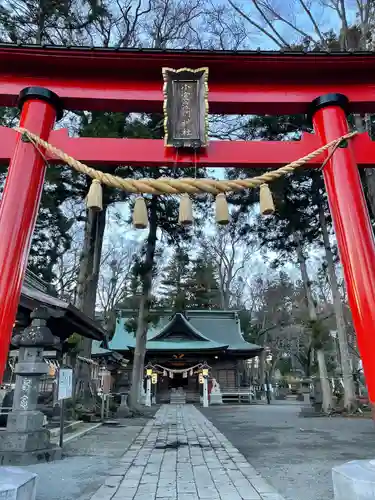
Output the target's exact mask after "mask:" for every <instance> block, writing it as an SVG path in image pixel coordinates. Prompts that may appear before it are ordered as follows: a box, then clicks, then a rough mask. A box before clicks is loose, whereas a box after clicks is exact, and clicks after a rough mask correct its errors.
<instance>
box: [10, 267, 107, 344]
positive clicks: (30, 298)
mask: <svg viewBox="0 0 375 500" xmlns="http://www.w3.org/2000/svg"><path fill="white" fill-rule="evenodd" d="M52 293H54V292H53V290H52V289H51V288H49V287H48V286H47V285H46V284H45V283H43V282H42V281H41V280H40V279H38V277H37V276H35V275H34V274H33V273H31V272H30V271H27V272H26V275H25V280H24V282H23V284H22V289H21V297H20V302H19V310H23V311H24V312H27V314H30V312H31V311H33V310H34V309H35V308H37V307H45V308H47V309H48V311H49V313H50V319H49V320H48V322H47V324H48V326H49V327H50V328H51V330H52V332H53V333H54V335H57V336H58V337H60V338H61V339H62V340H65V339H66V338H67V337H69V336H70V335H72V334H73V333H78V334H79V335H82V336H83V337H86V338H91V339H95V340H99V341H100V342H102V341H103V340H105V339H106V332H105V330H104V329H103V328H102V327H101V325H100V324H99V323H98V322H97V321H95V320H93V319H92V318H90V317H89V316H87V315H86V314H84V313H82V312H81V311H80V310H79V309H77V308H76V307H75V306H73V305H72V304H70V303H69V302H66V301H65V300H61V299H59V298H58V297H56V296H55V295H52Z"/></svg>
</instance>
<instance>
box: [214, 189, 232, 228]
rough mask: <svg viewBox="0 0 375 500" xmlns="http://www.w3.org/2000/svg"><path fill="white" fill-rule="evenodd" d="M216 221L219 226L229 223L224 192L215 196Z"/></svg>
mask: <svg viewBox="0 0 375 500" xmlns="http://www.w3.org/2000/svg"><path fill="white" fill-rule="evenodd" d="M215 207H216V216H215V218H216V222H217V223H218V224H220V225H221V226H225V225H226V224H228V223H229V209H228V202H227V198H226V196H225V194H224V193H219V194H218V195H217V196H216V198H215Z"/></svg>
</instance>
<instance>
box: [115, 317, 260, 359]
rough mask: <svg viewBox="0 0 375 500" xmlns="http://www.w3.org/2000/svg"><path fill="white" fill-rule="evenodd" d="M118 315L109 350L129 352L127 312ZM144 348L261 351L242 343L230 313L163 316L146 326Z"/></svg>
mask: <svg viewBox="0 0 375 500" xmlns="http://www.w3.org/2000/svg"><path fill="white" fill-rule="evenodd" d="M121 313H122V315H123V316H122V317H120V318H118V320H117V325H116V330H115V334H114V337H113V339H112V340H111V342H110V343H109V348H110V349H113V350H117V351H127V350H132V349H134V347H135V336H134V334H133V333H132V332H130V331H129V329H128V328H127V326H126V322H127V321H128V319H129V316H130V315H131V312H130V311H122V312H121ZM154 314H157V313H155V312H154ZM159 314H160V313H159ZM146 347H147V350H150V351H180V352H181V351H206V350H224V351H228V352H233V353H236V352H237V353H251V354H253V355H255V354H258V353H259V352H260V351H261V350H262V347H260V346H257V345H255V344H251V343H249V342H246V341H245V340H244V338H243V337H242V334H241V331H240V326H239V320H238V318H237V315H236V313H235V312H233V311H187V312H186V317H185V315H182V314H179V313H177V314H175V315H172V316H171V312H169V313H168V312H164V313H163V315H161V316H158V317H157V320H156V321H154V322H153V323H150V326H149V330H148V333H147V346H146Z"/></svg>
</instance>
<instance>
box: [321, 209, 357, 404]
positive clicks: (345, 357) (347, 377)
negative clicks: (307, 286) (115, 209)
mask: <svg viewBox="0 0 375 500" xmlns="http://www.w3.org/2000/svg"><path fill="white" fill-rule="evenodd" d="M319 218H320V225H321V228H322V235H323V243H324V248H325V253H326V260H327V270H328V277H329V281H330V285H331V291H332V298H333V308H334V311H335V316H336V326H337V336H338V340H339V351H340V361H341V370H342V378H343V382H344V407H345V408H346V409H347V410H351V409H352V408H353V407H354V406H355V391H354V382H353V377H352V372H351V368H350V356H349V346H348V336H347V332H346V325H345V318H344V309H343V306H342V301H341V296H340V291H339V286H338V283H337V276H336V272H335V264H334V260H333V255H332V250H331V245H330V242H329V235H328V230H327V223H326V218H325V214H324V209H323V207H322V206H321V207H320V211H319Z"/></svg>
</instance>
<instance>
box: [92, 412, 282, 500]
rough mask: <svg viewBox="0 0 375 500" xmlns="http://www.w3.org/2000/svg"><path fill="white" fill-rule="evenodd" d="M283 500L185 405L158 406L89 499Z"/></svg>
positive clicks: (216, 433)
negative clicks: (153, 417)
mask: <svg viewBox="0 0 375 500" xmlns="http://www.w3.org/2000/svg"><path fill="white" fill-rule="evenodd" d="M155 499H157V500H159V499H160V500H196V499H204V500H205V499H207V500H284V499H283V497H282V496H281V495H279V494H278V493H277V492H276V491H275V490H274V489H273V487H271V486H270V485H269V484H268V483H266V482H265V481H264V480H263V479H262V477H261V476H260V475H259V474H258V473H257V472H256V470H255V469H254V468H253V467H252V466H251V465H250V464H249V463H248V462H247V461H246V459H245V457H244V456H243V455H242V454H241V453H240V452H239V451H238V450H237V449H236V448H235V447H234V446H232V444H231V443H230V441H228V439H226V438H225V437H224V436H223V434H221V433H220V432H219V431H218V430H217V429H216V427H215V426H214V425H213V424H212V423H211V422H210V421H209V420H208V419H207V418H206V417H204V416H203V415H202V414H201V413H200V411H199V410H197V409H196V408H195V407H194V406H191V405H164V406H162V407H161V408H160V410H159V411H158V412H157V414H156V417H155V419H154V420H152V421H149V422H148V423H147V424H146V426H145V427H144V428H143V430H142V431H141V433H140V434H139V435H138V437H137V438H136V439H135V441H133V443H132V445H131V446H130V447H129V449H128V451H127V452H126V453H125V454H124V456H123V457H122V458H121V459H120V461H119V463H118V467H116V468H115V469H112V470H111V471H110V472H109V476H108V478H107V479H106V481H105V483H104V484H103V486H101V487H100V488H99V490H98V491H97V492H96V493H95V494H94V495H93V496H92V497H91V500H155Z"/></svg>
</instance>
